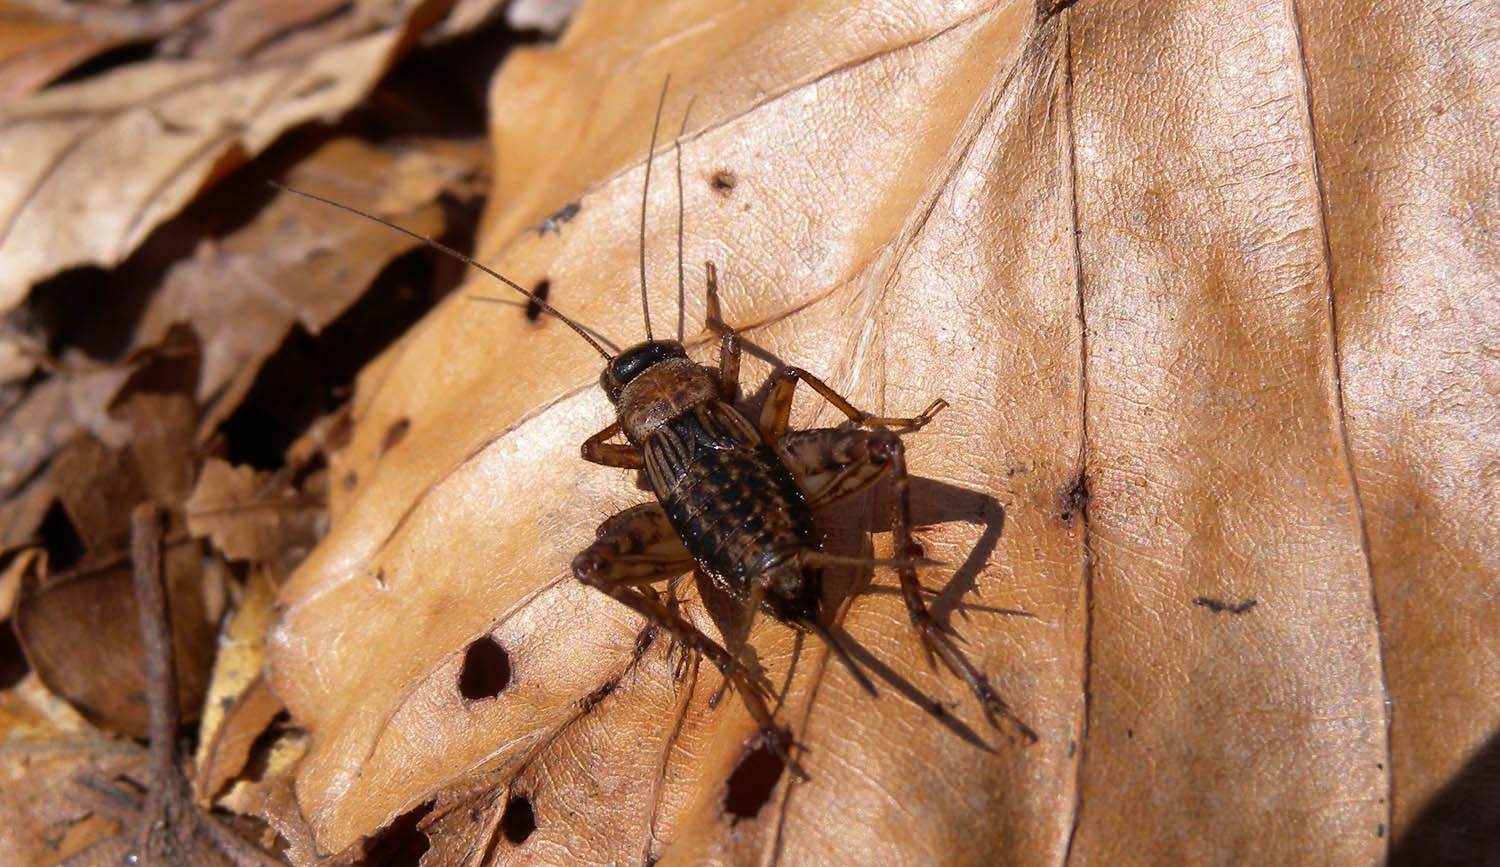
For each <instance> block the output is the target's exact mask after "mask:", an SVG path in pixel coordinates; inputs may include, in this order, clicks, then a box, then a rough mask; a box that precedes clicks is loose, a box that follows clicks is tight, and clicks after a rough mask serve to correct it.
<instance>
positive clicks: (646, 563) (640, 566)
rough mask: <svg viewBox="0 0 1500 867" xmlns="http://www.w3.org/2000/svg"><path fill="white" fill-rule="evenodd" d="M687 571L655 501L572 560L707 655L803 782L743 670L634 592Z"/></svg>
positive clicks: (606, 528) (604, 529) (609, 525)
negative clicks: (737, 692)
mask: <svg viewBox="0 0 1500 867" xmlns="http://www.w3.org/2000/svg"><path fill="white" fill-rule="evenodd" d="M691 568H693V558H692V556H691V555H689V554H688V551H687V548H685V547H683V544H682V540H681V539H680V538H678V536H677V532H676V531H675V530H673V529H672V525H671V523H669V522H668V521H667V514H666V512H664V511H662V508H661V506H660V505H658V504H656V503H648V504H645V505H641V506H635V507H634V508H630V509H626V510H625V511H623V512H621V513H620V514H618V515H615V516H614V517H612V518H610V519H609V520H607V521H605V522H604V523H603V524H601V525H600V526H599V533H598V539H596V540H595V541H594V544H592V545H590V546H589V547H588V548H586V549H584V551H583V553H581V554H579V555H578V556H577V557H575V558H573V574H574V576H576V577H577V578H578V580H579V581H582V582H583V583H584V584H587V585H588V586H590V587H593V588H595V589H596V590H599V591H601V592H603V593H605V594H607V595H609V596H610V597H611V598H612V599H615V600H616V601H618V602H620V603H621V604H623V605H624V606H625V607H627V608H629V609H631V610H632V611H635V612H636V613H638V614H640V615H642V616H643V617H646V618H647V619H649V620H651V621H652V622H654V623H656V624H659V625H660V626H661V628H662V629H665V630H666V631H667V632H668V633H670V634H671V635H672V637H673V638H676V639H677V640H678V641H680V642H682V644H683V645H685V646H687V647H690V648H692V649H693V650H696V651H698V652H699V653H701V654H703V656H705V657H707V658H708V660H709V661H710V662H712V663H713V664H714V667H716V668H718V669H719V672H720V673H721V674H723V675H724V678H725V680H726V682H730V681H732V682H733V683H734V686H735V689H736V690H738V691H739V694H740V698H742V699H743V700H744V702H745V707H746V708H748V709H749V711H750V716H751V717H752V718H753V719H754V720H755V724H756V725H757V726H758V727H759V728H760V733H761V736H762V737H763V738H764V739H765V742H766V743H768V744H771V745H772V747H773V749H775V750H776V753H777V756H778V757H779V758H780V759H781V760H782V761H783V762H785V763H786V766H787V768H788V769H790V770H791V772H792V773H793V774H794V775H796V776H798V777H801V778H803V779H806V778H807V774H806V773H805V772H804V771H803V770H802V767H801V766H800V765H798V764H797V762H796V760H795V759H793V758H792V757H791V755H790V754H788V753H787V751H786V744H787V743H788V742H789V740H790V739H789V738H788V737H786V735H785V734H784V733H783V732H782V731H781V729H779V728H777V726H776V723H775V720H774V719H773V718H772V716H771V711H770V709H769V708H768V707H767V706H766V702H765V698H764V697H763V695H762V694H761V691H760V689H759V688H758V687H757V686H756V684H755V683H754V681H753V680H752V679H751V678H750V676H749V675H748V674H747V673H746V671H745V669H744V667H743V666H741V665H739V664H738V663H737V662H736V660H735V659H734V657H733V656H731V655H730V654H729V651H727V650H725V649H724V648H723V647H720V646H719V644H718V642H716V641H714V640H713V639H712V638H709V637H708V636H707V635H704V634H703V633H702V632H701V631H699V629H698V627H696V626H694V625H693V624H691V623H689V622H688V621H687V620H685V619H683V617H682V615H680V614H678V613H677V612H675V611H673V610H672V609H670V608H668V607H667V606H666V605H665V604H663V603H662V602H661V600H659V599H657V598H654V597H652V596H648V595H647V594H645V593H643V592H641V590H639V589H638V588H639V587H640V586H641V585H644V584H650V583H653V582H656V581H661V580H664V579H667V578H671V577H674V576H676V575H680V574H682V573H683V572H686V571H688V570H689V569H691Z"/></svg>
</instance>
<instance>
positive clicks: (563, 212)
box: [535, 202, 583, 235]
mask: <svg viewBox="0 0 1500 867" xmlns="http://www.w3.org/2000/svg"><path fill="white" fill-rule="evenodd" d="M581 210H583V206H582V205H580V204H578V203H577V202H569V203H567V204H566V205H563V206H562V207H561V208H558V209H557V210H556V211H553V212H552V214H551V215H549V216H548V217H547V218H546V219H545V220H542V223H541V225H539V226H537V227H536V229H535V231H536V233H537V234H538V235H545V234H547V233H548V232H551V233H552V234H554V235H561V234H562V224H563V223H566V222H568V221H570V220H572V219H573V218H574V217H576V216H578V212H579V211H581Z"/></svg>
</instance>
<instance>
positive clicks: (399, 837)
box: [363, 801, 434, 867]
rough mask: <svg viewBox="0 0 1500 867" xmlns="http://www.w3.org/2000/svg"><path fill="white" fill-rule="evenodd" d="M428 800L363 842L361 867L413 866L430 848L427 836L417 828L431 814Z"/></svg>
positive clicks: (431, 805)
mask: <svg viewBox="0 0 1500 867" xmlns="http://www.w3.org/2000/svg"><path fill="white" fill-rule="evenodd" d="M433 803H434V802H432V801H428V802H427V803H425V804H418V805H417V806H415V807H413V808H411V809H410V810H407V811H406V812H405V813H402V814H401V815H400V816H397V817H396V819H395V820H394V821H393V822H391V824H390V825H388V826H387V827H386V829H385V830H384V831H381V832H380V833H378V834H376V835H375V836H374V837H373V838H371V839H370V840H369V841H368V842H367V843H365V858H364V862H363V863H365V864H381V865H390V867H417V865H418V864H419V863H421V860H422V856H423V855H425V854H427V850H428V849H431V848H432V843H431V842H430V841H429V840H428V839H427V835H426V834H425V833H423V832H422V830H421V829H420V828H418V827H417V825H419V824H420V823H421V821H422V820H423V819H425V818H427V814H428V813H430V812H432V807H433Z"/></svg>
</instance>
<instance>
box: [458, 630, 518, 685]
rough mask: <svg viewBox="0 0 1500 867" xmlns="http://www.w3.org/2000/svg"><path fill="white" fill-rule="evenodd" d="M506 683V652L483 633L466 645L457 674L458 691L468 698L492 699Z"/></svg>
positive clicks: (508, 675)
mask: <svg viewBox="0 0 1500 867" xmlns="http://www.w3.org/2000/svg"><path fill="white" fill-rule="evenodd" d="M509 685H510V654H509V653H506V652H505V648H503V647H501V646H500V642H498V641H496V640H495V639H494V638H493V637H491V636H489V635H486V636H484V637H483V638H480V639H479V640H477V641H475V642H474V643H473V644H470V645H469V649H468V650H467V651H466V652H465V653H464V667H463V670H462V671H460V672H459V674H458V691H459V692H460V693H462V694H463V697H464V698H466V699H468V700H469V701H477V700H479V699H485V698H494V697H495V696H497V695H499V694H500V691H501V690H503V689H505V688H506V687H507V686H509Z"/></svg>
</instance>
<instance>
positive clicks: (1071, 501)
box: [1057, 473, 1091, 527]
mask: <svg viewBox="0 0 1500 867" xmlns="http://www.w3.org/2000/svg"><path fill="white" fill-rule="evenodd" d="M1090 496H1091V494H1090V493H1089V477H1088V474H1087V473H1079V474H1078V475H1076V476H1074V477H1073V481H1071V482H1069V483H1068V484H1066V485H1064V486H1063V488H1062V489H1061V490H1059V491H1058V492H1057V505H1058V515H1057V519H1058V520H1059V521H1062V522H1063V523H1064V524H1067V525H1068V526H1069V527H1071V526H1073V521H1074V519H1075V518H1077V517H1078V516H1079V515H1082V514H1083V510H1084V509H1087V508H1088V506H1089V498H1090Z"/></svg>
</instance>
